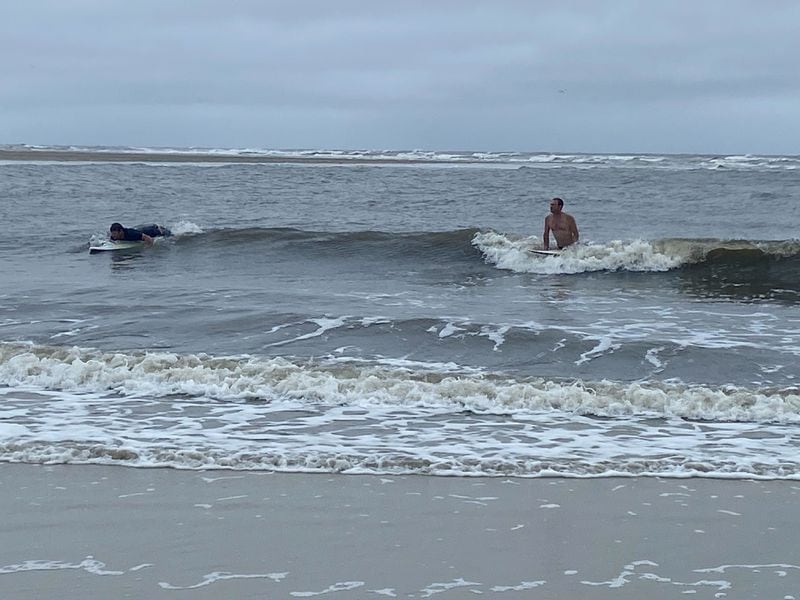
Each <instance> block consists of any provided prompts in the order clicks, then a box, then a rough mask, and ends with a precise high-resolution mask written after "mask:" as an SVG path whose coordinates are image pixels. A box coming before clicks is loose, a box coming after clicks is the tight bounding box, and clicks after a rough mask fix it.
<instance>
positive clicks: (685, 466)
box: [0, 344, 800, 479]
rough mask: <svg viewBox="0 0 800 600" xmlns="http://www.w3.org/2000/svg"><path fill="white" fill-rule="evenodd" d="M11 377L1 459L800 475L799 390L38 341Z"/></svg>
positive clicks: (1, 349)
mask: <svg viewBox="0 0 800 600" xmlns="http://www.w3.org/2000/svg"><path fill="white" fill-rule="evenodd" d="M0 380H2V382H3V384H4V385H5V386H11V387H5V388H3V389H2V390H0V398H2V403H3V407H4V415H5V419H4V420H3V424H2V425H0V434H1V435H2V439H3V440H4V441H2V442H0V460H2V461H25V462H36V463H43V464H54V463H80V464H124V465H129V466H146V467H153V466H161V467H164V466H168V467H174V468H193V469H196V468H228V469H257V470H261V469H264V470H274V471H304V472H345V473H387V474H388V473H393V474H400V473H404V474H431V475H481V476H519V477H536V476H545V475H570V476H577V477H581V476H607V475H659V476H673V477H686V476H695V475H704V476H718V477H743V476H746V477H760V478H791V479H795V478H800V461H798V458H797V456H798V454H797V443H798V442H797V439H796V435H795V434H794V432H795V429H796V427H797V424H798V423H800V390H799V389H798V388H796V387H794V388H791V387H790V388H774V387H762V388H752V387H751V388H747V387H734V386H722V387H713V386H703V385H693V386H692V385H683V384H677V383H664V382H662V383H658V382H649V383H648V382H638V383H631V384H620V383H614V382H610V381H580V380H578V381H563V380H557V379H550V378H509V377H507V376H504V375H502V374H499V373H497V374H492V373H476V372H466V371H464V370H463V369H459V368H457V367H456V366H455V365H442V364H428V365H424V364H414V365H412V364H385V365H380V366H376V365H372V366H365V365H362V364H358V363H354V362H352V361H336V360H328V361H322V362H296V361H290V360H286V359H283V358H274V359H263V358H257V357H247V356H239V357H236V356H226V357H213V356H208V355H178V354H174V353H165V352H149V353H136V354H130V353H120V352H115V353H107V352H99V351H95V350H88V349H81V348H76V347H72V348H65V347H49V346H39V345H31V344H2V345H0ZM12 417H13V419H12ZM167 424H168V426H165V425H167ZM709 445H713V446H714V452H708V450H707V448H708V446H709Z"/></svg>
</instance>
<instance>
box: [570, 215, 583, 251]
mask: <svg viewBox="0 0 800 600" xmlns="http://www.w3.org/2000/svg"><path fill="white" fill-rule="evenodd" d="M569 233H570V235H572V243H573V244H574V243H575V242H577V241H578V238H580V236H581V234H580V233H578V224H577V223H576V222H575V219H574V217H570V218H569Z"/></svg>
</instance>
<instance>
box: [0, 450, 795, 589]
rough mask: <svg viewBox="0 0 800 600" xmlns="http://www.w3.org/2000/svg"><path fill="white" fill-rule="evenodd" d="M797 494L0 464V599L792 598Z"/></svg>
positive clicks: (751, 485) (722, 487) (640, 483)
mask: <svg viewBox="0 0 800 600" xmlns="http://www.w3.org/2000/svg"><path fill="white" fill-rule="evenodd" d="M798 496H800V485H798V484H797V482H789V481H751V480H738V481H731V480H719V479H688V480H676V479H657V478H634V479H630V478H625V479H620V478H603V479H557V478H551V479H508V478H506V479H502V478H457V477H428V476H372V475H325V474H280V473H261V472H234V471H182V470H171V469H135V468H128V467H119V466H98V465H52V466H42V465H28V464H16V463H13V464H12V463H3V464H0V510H2V513H3V514H4V516H5V519H4V521H3V524H2V525H0V528H2V536H3V540H4V543H3V544H2V546H0V591H2V592H5V593H2V594H0V595H2V596H3V597H9V598H15V600H28V599H30V600H33V599H38V598H43V597H55V596H56V595H58V596H59V597H61V598H62V599H63V600H78V599H80V600H84V599H85V598H112V597H137V598H152V599H160V598H165V599H166V598H174V595H175V592H176V591H177V590H192V598H208V599H209V600H210V599H212V598H213V599H216V598H223V597H227V598H262V597H270V598H291V597H311V596H318V595H326V596H327V595H334V594H335V595H336V597H343V598H379V597H392V598H427V597H430V596H432V595H438V594H441V597H442V598H463V597H466V596H467V595H472V594H479V595H484V596H487V597H491V598H502V600H508V599H512V600H513V599H520V600H522V599H527V598H530V597H532V596H535V597H542V598H586V599H588V600H592V599H598V600H606V599H610V598H615V599H623V600H638V599H639V598H642V597H647V598H650V599H651V600H656V599H662V598H663V599H665V600H666V599H668V598H669V599H671V598H675V597H676V596H677V595H678V594H684V593H690V594H694V595H695V597H697V598H709V599H711V598H724V597H731V598H744V597H748V598H749V597H770V598H785V599H794V598H798V596H797V595H791V594H797V592H796V590H798V589H800V564H798V562H797V558H796V552H795V550H796V540H795V535H794V532H795V530H796V523H797V517H796V506H797V500H798ZM793 561H794V562H793ZM532 590H535V591H532Z"/></svg>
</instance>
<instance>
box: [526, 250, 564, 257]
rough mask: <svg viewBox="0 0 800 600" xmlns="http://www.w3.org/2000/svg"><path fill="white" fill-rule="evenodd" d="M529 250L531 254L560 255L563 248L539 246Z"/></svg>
mask: <svg viewBox="0 0 800 600" xmlns="http://www.w3.org/2000/svg"><path fill="white" fill-rule="evenodd" d="M528 252H530V253H531V254H540V255H542V256H558V255H559V254H561V250H540V249H538V248H529V249H528Z"/></svg>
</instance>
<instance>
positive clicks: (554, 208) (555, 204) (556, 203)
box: [550, 198, 564, 215]
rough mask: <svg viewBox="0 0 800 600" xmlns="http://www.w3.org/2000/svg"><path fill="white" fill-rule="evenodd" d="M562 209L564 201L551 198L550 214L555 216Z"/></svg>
mask: <svg viewBox="0 0 800 600" xmlns="http://www.w3.org/2000/svg"><path fill="white" fill-rule="evenodd" d="M562 208H564V201H563V200H562V199H561V198H553V199H552V200H550V212H551V213H553V214H555V215H557V214H558V213H560V212H561V209H562Z"/></svg>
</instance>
